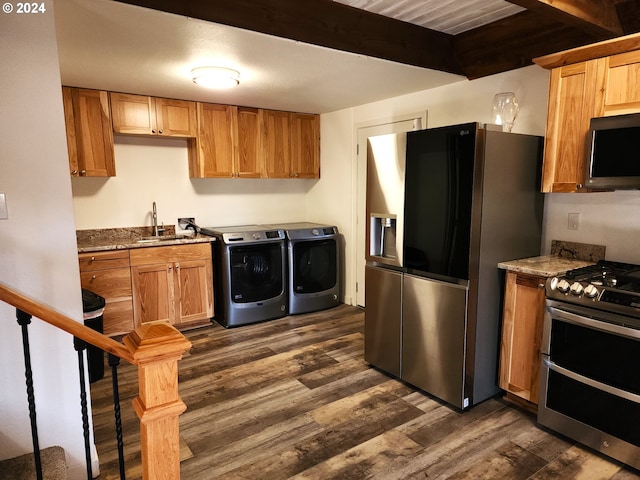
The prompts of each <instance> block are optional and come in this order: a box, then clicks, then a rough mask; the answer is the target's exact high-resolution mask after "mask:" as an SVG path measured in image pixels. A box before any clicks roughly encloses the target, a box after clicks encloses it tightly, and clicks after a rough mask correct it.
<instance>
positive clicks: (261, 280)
mask: <svg viewBox="0 0 640 480" xmlns="http://www.w3.org/2000/svg"><path fill="white" fill-rule="evenodd" d="M229 256H230V263H231V300H232V301H233V302H235V303H249V302H260V301H262V300H268V299H270V298H273V297H277V296H278V295H280V294H281V293H282V292H283V290H284V280H283V278H284V277H283V272H282V245H281V243H263V244H260V245H247V246H238V247H232V248H231V249H230V254H229Z"/></svg>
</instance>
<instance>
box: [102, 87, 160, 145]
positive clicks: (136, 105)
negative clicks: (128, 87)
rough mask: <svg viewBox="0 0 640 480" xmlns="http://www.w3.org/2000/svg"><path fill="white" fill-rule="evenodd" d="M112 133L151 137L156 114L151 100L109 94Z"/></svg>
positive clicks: (120, 94)
mask: <svg viewBox="0 0 640 480" xmlns="http://www.w3.org/2000/svg"><path fill="white" fill-rule="evenodd" d="M110 95H111V114H112V115H113V131H114V132H116V133H123V134H137V135H153V134H155V133H156V113H155V104H154V102H153V98H151V97H147V96H143V95H131V94H128V93H114V92H111V94H110Z"/></svg>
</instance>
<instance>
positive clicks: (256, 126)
mask: <svg viewBox="0 0 640 480" xmlns="http://www.w3.org/2000/svg"><path fill="white" fill-rule="evenodd" d="M237 121H238V128H237V133H238V138H237V149H236V162H237V165H236V176H237V177H241V178H259V177H262V176H264V173H263V170H264V150H263V145H262V140H263V137H262V129H263V114H262V110H259V109H257V108H250V107H238V117H237Z"/></svg>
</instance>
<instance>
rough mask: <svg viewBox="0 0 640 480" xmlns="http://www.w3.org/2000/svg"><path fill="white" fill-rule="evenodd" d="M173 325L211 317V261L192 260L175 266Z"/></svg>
mask: <svg viewBox="0 0 640 480" xmlns="http://www.w3.org/2000/svg"><path fill="white" fill-rule="evenodd" d="M175 282H176V291H177V292H179V293H178V294H176V303H177V304H176V318H175V323H188V322H193V321H199V320H202V319H203V318H211V317H212V316H213V280H212V266H211V260H210V259H209V260H204V259H203V260H193V261H185V262H180V263H176V264H175Z"/></svg>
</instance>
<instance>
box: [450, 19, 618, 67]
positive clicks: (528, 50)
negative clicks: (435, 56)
mask: <svg viewBox="0 0 640 480" xmlns="http://www.w3.org/2000/svg"><path fill="white" fill-rule="evenodd" d="M607 38H608V36H607V35H602V34H600V35H589V34H586V33H585V32H584V31H582V30H579V29H577V28H574V27H571V26H568V25H566V24H563V23H560V22H557V21H554V20H553V19H552V18H550V17H549V16H544V17H542V16H540V15H538V14H536V13H534V12H531V11H524V12H521V13H518V14H516V15H513V16H510V17H506V18H503V19H502V20H498V21H496V22H493V23H490V24H488V25H485V26H483V27H478V28H475V29H473V30H469V31H467V32H464V33H460V34H458V35H456V36H455V42H454V44H455V54H456V57H457V59H458V62H459V63H460V65H461V66H462V69H463V71H464V74H465V75H466V76H467V77H468V78H469V79H474V78H480V77H485V76H487V75H493V74H496V73H501V72H506V71H508V70H513V69H515V68H521V67H525V66H527V65H532V64H533V62H532V59H533V58H536V57H540V56H543V55H548V54H550V53H555V52H559V51H563V50H568V49H570V48H575V47H578V46H582V45H587V44H590V43H594V42H598V41H601V40H605V39H607Z"/></svg>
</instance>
